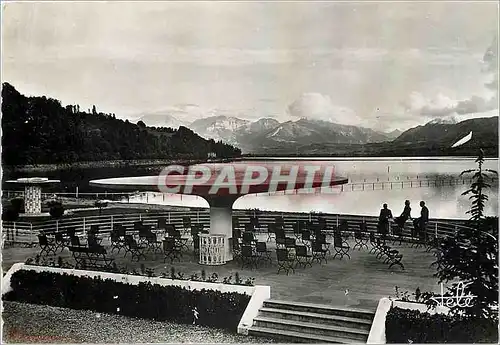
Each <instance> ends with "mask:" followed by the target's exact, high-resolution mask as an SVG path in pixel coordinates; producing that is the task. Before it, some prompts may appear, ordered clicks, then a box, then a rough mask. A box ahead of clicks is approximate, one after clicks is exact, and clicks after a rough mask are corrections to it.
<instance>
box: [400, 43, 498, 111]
mask: <svg viewBox="0 0 500 345" xmlns="http://www.w3.org/2000/svg"><path fill="white" fill-rule="evenodd" d="M497 52H498V43H497V38H496V37H495V38H494V39H493V42H492V44H491V45H490V47H488V49H487V50H486V52H485V54H484V57H483V69H482V70H483V72H484V76H485V82H484V86H485V88H486V90H485V91H486V92H483V95H482V96H478V95H472V96H471V97H469V98H468V99H463V100H456V99H452V98H450V97H448V96H446V95H443V94H438V95H437V96H436V97H434V98H426V97H425V96H424V95H422V94H421V93H418V92H413V93H411V94H410V97H409V100H407V101H405V102H402V105H403V107H404V109H405V111H406V112H409V113H413V114H417V115H421V116H425V117H431V118H436V117H443V116H448V115H451V114H457V115H470V114H480V113H485V112H489V111H492V110H496V109H498V53H497Z"/></svg>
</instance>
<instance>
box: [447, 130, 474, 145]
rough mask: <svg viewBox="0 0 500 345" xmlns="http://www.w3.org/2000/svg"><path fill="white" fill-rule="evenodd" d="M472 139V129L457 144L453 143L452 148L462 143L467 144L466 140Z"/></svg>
mask: <svg viewBox="0 0 500 345" xmlns="http://www.w3.org/2000/svg"><path fill="white" fill-rule="evenodd" d="M471 139H472V131H471V132H470V133H469V134H467V135H466V136H465V137H463V138H462V139H460V140H459V141H457V142H456V143H455V144H453V145H451V147H452V148H454V147H458V146H460V145H463V144H465V143H466V142H468V141H469V140H471Z"/></svg>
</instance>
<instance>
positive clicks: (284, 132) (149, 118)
mask: <svg viewBox="0 0 500 345" xmlns="http://www.w3.org/2000/svg"><path fill="white" fill-rule="evenodd" d="M139 120H140V121H143V122H144V123H145V124H146V125H148V126H155V127H163V126H170V127H174V128H175V127H176V126H186V127H188V128H190V129H192V130H193V131H194V132H196V133H197V134H199V135H200V136H202V137H204V138H208V139H214V140H221V141H224V142H226V143H228V144H231V145H236V146H238V147H240V148H241V149H242V151H243V152H245V153H253V152H256V151H261V150H265V149H267V148H273V147H276V146H282V145H283V144H287V143H289V144H290V145H291V146H296V145H308V144H314V143H335V144H366V143H376V142H384V141H390V140H392V139H395V138H396V137H398V136H399V135H400V134H401V131H398V130H396V131H393V132H390V133H384V132H380V131H375V130H373V129H369V128H363V127H357V126H349V125H341V124H336V123H332V122H328V121H320V120H312V119H307V118H302V119H299V120H296V121H286V122H279V121H278V120H276V119H274V118H261V119H259V120H257V121H254V122H252V121H249V120H243V119H240V118H237V117H232V116H225V115H219V116H212V117H207V118H202V119H198V120H195V121H193V122H191V123H189V124H186V123H185V122H182V121H180V120H178V119H177V118H175V117H174V116H172V115H164V116H159V115H157V114H149V115H143V116H142V117H140V118H139Z"/></svg>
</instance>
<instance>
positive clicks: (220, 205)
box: [206, 196, 237, 261]
mask: <svg viewBox="0 0 500 345" xmlns="http://www.w3.org/2000/svg"><path fill="white" fill-rule="evenodd" d="M206 199H208V200H207V201H208V203H209V205H210V231H209V232H210V234H214V235H225V236H226V242H225V252H226V261H231V260H233V204H234V202H235V201H236V199H237V197H235V196H227V197H226V196H224V197H220V196H217V197H213V198H210V199H209V198H208V197H207V198H206Z"/></svg>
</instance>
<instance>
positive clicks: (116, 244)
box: [110, 230, 125, 254]
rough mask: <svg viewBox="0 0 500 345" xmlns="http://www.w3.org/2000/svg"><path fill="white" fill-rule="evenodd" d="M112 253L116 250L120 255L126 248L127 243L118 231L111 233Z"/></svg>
mask: <svg viewBox="0 0 500 345" xmlns="http://www.w3.org/2000/svg"><path fill="white" fill-rule="evenodd" d="M110 238H111V253H113V252H114V251H115V249H116V250H118V251H117V253H118V254H119V253H120V251H121V250H122V249H123V248H125V241H124V240H123V239H122V238H121V237H120V236H119V234H118V232H117V231H116V230H113V231H111V235H110Z"/></svg>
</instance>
